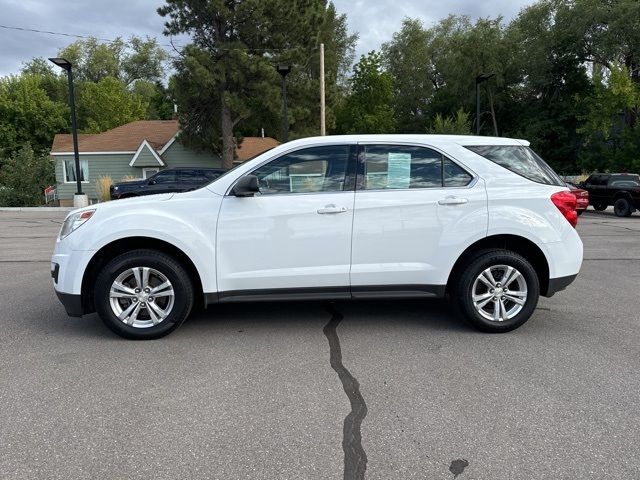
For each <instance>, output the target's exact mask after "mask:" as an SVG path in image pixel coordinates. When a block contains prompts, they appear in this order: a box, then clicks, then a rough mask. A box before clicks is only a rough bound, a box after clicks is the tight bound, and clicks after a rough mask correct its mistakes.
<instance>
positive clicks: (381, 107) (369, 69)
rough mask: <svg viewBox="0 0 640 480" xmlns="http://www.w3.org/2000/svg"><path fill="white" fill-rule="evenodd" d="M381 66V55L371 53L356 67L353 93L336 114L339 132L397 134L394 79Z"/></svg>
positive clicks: (352, 87) (351, 92) (351, 85)
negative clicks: (394, 108) (393, 102)
mask: <svg viewBox="0 0 640 480" xmlns="http://www.w3.org/2000/svg"><path fill="white" fill-rule="evenodd" d="M381 64H382V58H381V55H380V54H379V53H376V52H375V51H372V52H369V54H367V55H363V56H362V57H361V58H360V61H359V62H358V63H357V64H356V65H355V66H354V67H353V76H352V77H351V80H350V82H349V83H350V93H349V95H348V96H347V98H346V99H345V101H344V103H343V104H342V105H341V106H340V109H339V111H338V114H337V121H336V132H337V133H343V134H347V133H393V132H395V130H396V120H395V116H394V111H393V108H392V106H391V103H392V99H393V79H392V77H391V75H389V74H388V73H387V72H385V71H383V70H382V65H381Z"/></svg>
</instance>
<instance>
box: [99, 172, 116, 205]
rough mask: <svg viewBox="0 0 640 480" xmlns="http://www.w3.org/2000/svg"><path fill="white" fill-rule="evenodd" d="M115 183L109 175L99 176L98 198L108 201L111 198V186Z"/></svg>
mask: <svg viewBox="0 0 640 480" xmlns="http://www.w3.org/2000/svg"><path fill="white" fill-rule="evenodd" d="M111 185H113V180H111V177H110V176H108V175H105V176H102V177H100V178H98V180H97V181H96V191H97V192H98V200H100V201H101V202H108V201H109V200H111V192H110V187H111Z"/></svg>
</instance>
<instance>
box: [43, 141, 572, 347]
mask: <svg viewBox="0 0 640 480" xmlns="http://www.w3.org/2000/svg"><path fill="white" fill-rule="evenodd" d="M528 145H529V144H528V142H525V141H522V140H511V139H506V138H487V137H464V136H431V135H411V136H409V135H402V136H400V135H375V136H374V135H355V136H345V137H319V138H307V139H303V140H297V141H294V142H290V143H287V144H284V145H281V146H279V147H277V148H275V149H273V150H271V151H269V152H267V153H264V154H262V155H260V156H259V157H257V158H255V159H253V160H251V161H249V162H246V163H243V164H241V165H240V166H238V167H236V168H235V169H233V170H231V171H229V172H228V173H226V174H225V175H223V176H222V177H219V178H218V179H216V180H215V181H213V182H212V183H211V184H209V185H207V186H206V187H203V188H201V189H199V190H195V191H192V192H187V193H179V194H162V195H155V196H151V197H146V198H135V199H129V200H119V201H114V202H109V203H105V204H100V205H94V206H91V207H89V208H84V209H81V210H76V211H74V212H72V213H71V214H70V215H69V216H68V217H67V219H66V220H65V222H64V225H63V227H62V230H61V231H60V235H59V239H58V241H57V243H56V248H55V252H54V255H53V258H52V276H53V278H54V287H55V290H56V293H57V294H58V297H59V298H60V300H61V301H62V303H63V304H64V306H65V308H66V310H67V313H68V314H69V315H72V316H81V315H83V314H88V313H91V312H94V311H97V312H98V314H99V315H100V317H101V318H102V320H103V321H104V322H105V323H106V324H107V326H108V327H109V328H110V329H112V330H113V331H114V332H116V333H117V334H119V335H122V336H123V337H127V338H134V339H151V338H158V337H161V336H164V335H166V334H168V333H170V332H171V331H173V330H174V329H175V328H177V327H178V326H179V325H180V324H181V323H182V322H184V320H185V319H186V318H187V316H188V315H189V313H190V311H191V309H192V307H193V306H194V304H197V305H209V304H212V303H218V302H245V301H265V300H280V301H291V300H308V299H313V300H319V299H322V300H337V299H340V300H342V299H374V298H390V297H401V298H419V297H442V296H445V295H448V296H449V297H450V298H451V301H452V303H453V305H454V306H455V308H456V310H457V311H458V312H459V313H460V314H461V315H462V316H463V317H464V318H466V319H467V320H468V321H470V322H471V323H472V324H473V325H474V326H476V327H477V328H479V329H481V330H483V331H488V332H506V331H509V330H512V329H514V328H517V327H518V326H520V325H522V324H523V323H524V322H526V321H527V319H528V318H529V317H530V316H531V314H532V313H533V311H534V309H535V308H536V304H537V302H538V297H539V295H544V296H551V295H553V294H554V293H556V292H557V291H559V290H562V289H564V288H565V287H566V286H567V285H569V284H570V283H571V282H572V281H573V280H574V279H575V277H576V275H577V274H578V271H579V270H580V266H581V263H582V242H581V241H580V238H579V236H578V234H577V233H576V231H575V229H574V227H575V224H576V222H577V216H576V212H575V203H576V201H575V198H574V196H573V195H572V194H571V193H569V191H568V189H567V188H565V184H564V183H563V182H562V180H561V179H560V178H559V177H558V176H557V175H556V173H555V172H554V171H553V170H552V169H551V168H550V167H549V166H548V165H547V164H546V163H545V162H544V161H543V160H542V159H541V158H540V157H538V156H537V155H536V154H535V153H534V152H533V151H532V150H531V149H530V148H529V146H528ZM398 308H402V304H401V303H398Z"/></svg>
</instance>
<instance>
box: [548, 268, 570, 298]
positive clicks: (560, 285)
mask: <svg viewBox="0 0 640 480" xmlns="http://www.w3.org/2000/svg"><path fill="white" fill-rule="evenodd" d="M577 276H578V274H577V273H576V274H575V275H569V276H568V277H558V278H550V279H549V288H547V291H546V293H545V294H544V295H543V296H545V297H553V296H554V295H555V294H556V293H558V292H560V291H562V290H564V289H565V288H567V287H568V286H569V285H571V284H572V283H573V281H574V280H575V279H576V277H577Z"/></svg>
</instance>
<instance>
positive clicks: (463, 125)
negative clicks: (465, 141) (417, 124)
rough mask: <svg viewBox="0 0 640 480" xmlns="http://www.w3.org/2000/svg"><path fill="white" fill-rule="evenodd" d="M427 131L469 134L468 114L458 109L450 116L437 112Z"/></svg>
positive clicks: (445, 133) (469, 121)
mask: <svg viewBox="0 0 640 480" xmlns="http://www.w3.org/2000/svg"><path fill="white" fill-rule="evenodd" d="M429 133H436V134H440V135H471V120H470V119H469V114H468V113H467V112H465V111H464V110H462V109H460V110H458V111H457V112H456V114H455V115H453V116H451V117H443V116H442V115H441V114H439V113H437V114H436V116H435V118H434V119H433V125H432V126H431V128H430V129H429Z"/></svg>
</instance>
